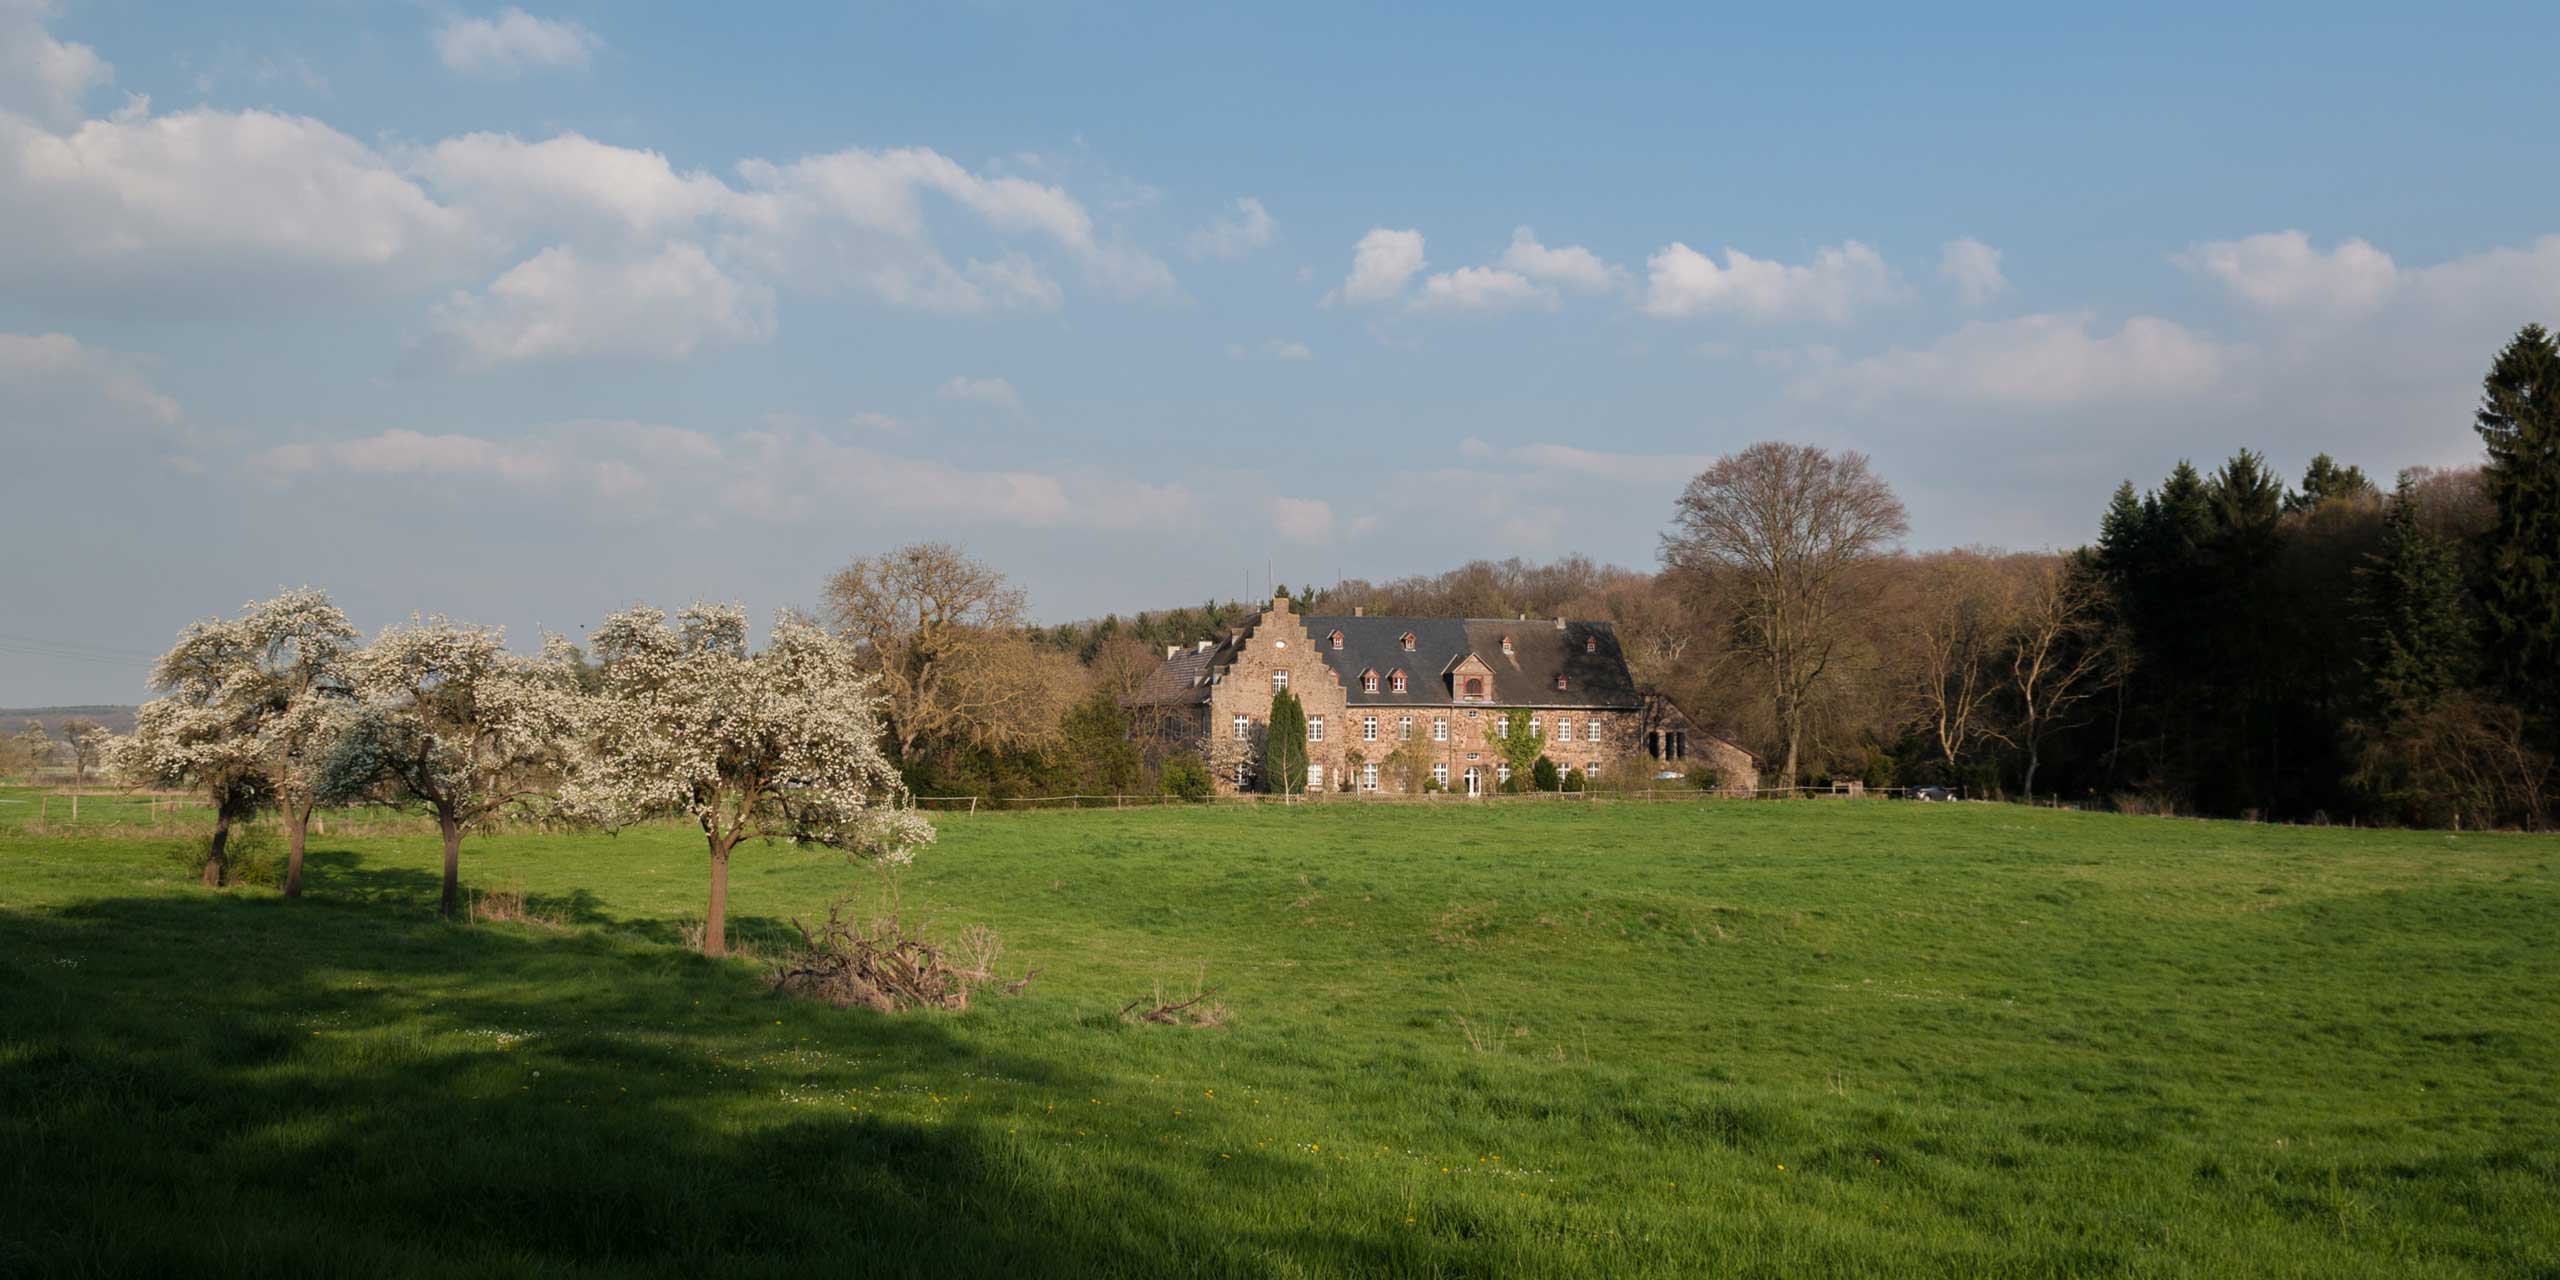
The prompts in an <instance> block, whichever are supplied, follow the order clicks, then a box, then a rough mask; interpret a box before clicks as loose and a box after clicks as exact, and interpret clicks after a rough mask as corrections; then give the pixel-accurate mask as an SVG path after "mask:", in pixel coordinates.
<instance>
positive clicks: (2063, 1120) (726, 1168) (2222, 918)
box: [0, 793, 2560, 1277]
mask: <svg viewBox="0 0 2560 1280" xmlns="http://www.w3.org/2000/svg"><path fill="white" fill-rule="evenodd" d="M0 798H5V799H24V798H27V797H26V796H25V795H24V794H23V793H19V794H13V795H5V796H0ZM22 812H23V808H22V807H20V808H15V809H0V814H15V813H22ZM84 816H85V812H84ZM20 822H21V819H20V818H18V817H15V816H0V1205H5V1206H6V1209H5V1211H0V1223H5V1225H4V1226H0V1273H5V1274H13V1275H14V1274H24V1275H43V1276H78V1275H115V1274H144V1273H156V1274H257V1275H289V1274H313V1273H328V1274H356V1273H361V1274H367V1275H371V1276H375V1277H393V1276H408V1275H430V1274H474V1275H479V1274H528V1275H531V1274H540V1275H621V1274H661V1275H680V1276H702V1275H731V1274H745V1275H756V1274H770V1275H784V1274H807V1273H809V1271H810V1268H811V1267H812V1266H813V1265H816V1266H829V1265H832V1266H837V1267H844V1268H849V1269H850V1270H849V1272H848V1273H849V1274H854V1275H862V1276H897V1275H945V1274H969V1275H1017V1276H1018V1275H1077V1276H1108V1275H1128V1276H1136V1275H1196V1276H1327V1275H1395V1276H1506V1277H1508V1276H1596V1275H1657V1276H1723V1275H1745V1276H1757V1275H1768V1276H1779V1275H1785V1276H1813V1275H1964V1276H2051V1275H2085V1276H2166V1275H2209V1276H2243V1275H2284V1276H2303V1277H2352V1276H2376V1277H2380V1276H2391V1277H2403V1276H2477V1275H2515V1276H2553V1275H2560V1083H2555V1080H2560V928H2555V926H2560V874H2556V873H2555V869H2554V868H2555V864H2560V840H2554V839H2551V838H2542V837H2521V836H2502V835H2463V836H2448V835H2446V834H2444V833H2421V832H2374V831H2344V830H2335V829H2328V830H2310V829H2302V828H2286V827H2265V826H2248V825H2240V824H2230V823H2201V822H2189V821H2176V820H2164V819H2145V818H2129V817H2118V816H2109V815H2096V814H2079V813H2069V812H2049V811H2037V810H2028V809H2022V808H2013V807H2002V806H1990V805H1911V804H1897V803H1890V802H1882V801H1831V802H1798V803H1744V802H1708V803H1692V804H1662V805H1623V806H1619V805H1600V804H1594V805H1510V806H1493V807H1471V806H1465V805H1459V804H1451V805H1448V806H1444V807H1434V808H1416V807H1402V806H1399V807H1394V808H1385V807H1374V808H1360V807H1353V806H1338V805H1337V806H1321V805H1319V806H1306V807H1300V808H1295V809H1279V808H1264V809H1233V808H1221V809H1216V810H1205V809H1203V810H1192V809H1185V810H1154V811H1130V812H1108V811H1104V812H1083V813H1053V814H1007V815H988V816H980V817H976V818H964V817H945V818H943V819H942V820H941V822H940V827H941V833H942V834H941V840H940V843H939V844H938V845H936V846H935V847H933V848H930V849H928V850H926V851H924V852H923V854H922V855H921V856H920V857H919V858H918V860H917V862H916V863H915V865H914V866H913V867H911V868H909V869H907V870H906V871H905V872H904V873H903V874H902V875H900V876H899V877H898V881H897V889H896V891H897V893H898V894H899V895H900V898H901V900H902V902H903V906H904V909H905V911H906V912H907V913H908V914H909V915H910V916H911V917H916V918H922V919H925V920H929V921H931V922H933V923H934V924H935V925H936V926H937V927H938V928H941V929H946V930H951V929H957V928H958V927H959V926H962V925H965V924H969V923H973V922H984V923H986V924H989V925H992V926H994V927H995V928H996V929H997V930H999V931H1000V932H1001V933H1002V935H1003V938H1004V941H1005V944H1006V948H1007V950H1006V961H1005V962H1006V964H1007V965H1009V966H1010V967H1012V968H1013V969H1015V970H1016V971H1019V970H1020V969H1021V968H1023V967H1026V966H1027V967H1032V968H1036V969H1037V971H1038V972H1037V977H1036V978H1035V980H1034V981H1033V982H1032V983H1031V985H1030V986H1029V988H1028V989H1027V990H1025V991H1024V992H1023V993H1022V994H1020V995H1017V996H1010V997H1008V996H1001V995H988V996H984V997H982V998H981V1000H980V1001H979V1003H978V1004H977V1005H976V1006H975V1007H973V1008H971V1009H970V1010H969V1011H967V1012H965V1013H961V1014H948V1015H944V1014H936V1015H922V1014H909V1015H901V1016H896V1017H883V1016H880V1015H876V1014H872V1013H868V1012H862V1011H853V1012H844V1011H838V1010H835V1009H832V1008H828V1007H825V1006H823V1005H816V1004H812V1003H808V1002H803V1001H794V1000H788V999H784V998H781V997H777V996H774V995H772V994H770V993H768V991H767V990H766V987H765V984H764V982H763V980H762V970H761V968H760V967H759V966H758V964H757V963H756V962H755V961H754V960H753V959H749V958H742V959H733V960H730V961H725V962H715V961H710V960H705V959H703V958H701V957H698V956H695V955H692V954H689V953H687V952H686V951H684V950H683V949H682V948H681V944H680V942H679V939H680V937H681V936H682V932H683V929H684V926H685V923H686V921H687V919H688V917H692V916H696V915H698V914H699V912H700V911H701V909H702V899H703V895H704V889H705V859H704V854H703V848H702V842H701V839H700V838H699V836H698V835H697V834H695V833H692V832H690V831H686V830H683V829H677V828H667V829H656V830H643V831H632V832H626V833H623V834H621V835H619V836H604V835H595V834H580V835H506V836H494V837H489V838H474V839H473V840H471V841H470V842H468V843H467V844H466V845H465V846H464V850H463V874H464V877H465V879H466V881H467V882H468V883H469V884H471V885H472V886H475V887H478V888H482V889H517V890H521V891H522V892H524V893H526V894H528V895H530V896H531V898H532V899H533V901H534V902H535V904H536V906H537V907H538V908H540V909H541V910H543V911H545V912H547V913H549V914H552V915H554V916H556V917H558V919H559V920H560V921H561V922H562V923H561V924H560V925H558V926H543V925H538V924H517V923H509V924H488V923H483V924H448V923H444V922H441V921H439V920H438V919H437V918H436V917H435V915H434V913H433V904H434V900H435V893H436V865H437V849H436V844H435V840H434V839H433V837H432V835H430V834H427V833H425V832H424V831H420V832H418V833H417V834H414V835H381V834H371V835H340V836H335V837H332V838H315V839H314V841H313V846H312V848H313V851H312V854H311V859H310V863H311V866H310V873H309V874H310V882H309V890H308V896H307V897H306V898H305V899H304V900H303V901H300V902H296V903H290V904H288V903H286V902H284V901H283V900H282V899H281V898H279V897H278V896H277V895H276V893H275V891H274V890H272V889H270V888H262V887H257V886H254V885H253V886H247V887H240V888H234V889H231V890H226V891H221V892H212V891H207V890H204V889H201V888H199V887H197V886H196V885H195V884H194V883H193V880H194V868H193V866H192V864H191V863H189V862H188V861H187V860H186V841H185V840H184V839H183V838H181V837H179V836H175V835H143V834H128V835H122V836H117V835H98V836H90V835H68V836H65V835H54V836H42V837H39V836H35V835H31V834H25V833H23V832H22V831H21V830H20V829H19V826H20ZM332 830H333V832H338V831H343V830H344V828H342V827H333V828H332ZM269 848H270V849H272V848H273V845H272V844H270V845H269ZM882 891H883V889H882V880H881V878H880V877H879V876H878V875H877V874H876V873H874V872H871V871H868V870H864V869H861V868H857V867H852V866H848V865H847V864H846V863H845V862H844V861H843V860H842V859H841V858H839V857H837V856H835V855H832V854H828V853H824V852H815V851H806V850H797V849H792V848H787V847H753V846H750V847H748V848H745V849H743V850H741V852H740V855H739V860H738V862H737V864H736V868H735V872H734V883H733V887H732V898H731V901H732V910H733V911H734V912H735V913H736V915H735V917H733V919H732V923H731V928H732V936H733V937H742V938H743V940H744V943H745V945H747V946H749V947H753V948H760V949H764V950H766V951H767V952H770V951H771V950H772V949H774V948H775V947H777V946H778V945H779V943H780V942H781V941H782V940H783V939H784V938H785V937H786V936H787V934H788V929H787V926H786V925H785V923H784V921H785V919H786V918H788V917H790V916H794V915H800V916H807V915H810V914H812V913H815V914H820V915H822V914H823V913H824V911H825V908H826V905H827V903H828V902H829V900H830V899H831V898H834V897H837V896H839V895H851V896H853V897H855V898H856V899H857V900H858V901H859V902H862V903H864V904H866V905H867V904H869V903H871V902H872V901H873V900H874V899H875V898H876V897H877V896H878V895H879V894H880V893H881V892H882ZM1204 982H1205V984H1206V985H1208V986H1210V987H1214V988H1216V995H1215V996H1214V997H1213V1001H1214V1002H1217V1003H1223V1004H1224V1005H1225V1006H1226V1009H1227V1011H1228V1015H1229V1016H1228V1018H1227V1021H1226V1024H1225V1025H1223V1026H1218V1027H1210V1028H1198V1027H1172V1026H1159V1025H1131V1024H1129V1023H1126V1022H1123V1021H1122V1020H1121V1019H1120V1017H1119V1016H1118V1012H1119V1010H1120V1009H1121V1008H1122V1006H1124V1005H1125V1004H1127V1003H1128V1002H1129V1001H1131V1000H1132V999H1135V998H1137V997H1139V996H1142V995H1148V994H1150V993H1153V992H1156V991H1158V990H1161V991H1163V992H1165V993H1168V994H1187V993H1189V992H1190V991H1192V990H1193V989H1194V988H1195V986H1196V985H1197V984H1201V983H1204Z"/></svg>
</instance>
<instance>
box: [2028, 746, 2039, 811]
mask: <svg viewBox="0 0 2560 1280" xmlns="http://www.w3.org/2000/svg"><path fill="white" fill-rule="evenodd" d="M2038 759H2039V755H2038V753H2037V751H2036V740H2035V736H2034V735H2033V734H2030V735H2028V737H2027V803H2028V804H2030V805H2033V804H2034V803H2035V802H2036V763H2037V760H2038Z"/></svg>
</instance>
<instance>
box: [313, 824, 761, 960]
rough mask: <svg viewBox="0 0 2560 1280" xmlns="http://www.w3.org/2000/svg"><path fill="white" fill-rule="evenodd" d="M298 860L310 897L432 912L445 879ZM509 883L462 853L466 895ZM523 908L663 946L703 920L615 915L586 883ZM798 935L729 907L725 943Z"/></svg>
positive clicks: (533, 897) (753, 948)
mask: <svg viewBox="0 0 2560 1280" xmlns="http://www.w3.org/2000/svg"><path fill="white" fill-rule="evenodd" d="M466 852H467V851H466ZM302 865H303V875H304V877H305V890H304V892H305V896H306V898H307V899H308V900H311V901H315V902H316V901H319V900H322V899H331V900H338V901H344V902H351V903H355V904H359V905H363V906H370V907H385V908H390V909H392V910H395V911H409V912H425V913H427V914H433V913H434V912H435V909H436V904H437V902H438V901H439V900H440V899H441V898H442V896H443V893H444V881H443V879H442V878H441V877H440V875H439V874H438V873H436V872H432V871H424V870H420V869H418V868H415V867H401V866H382V865H378V864H375V863H371V862H367V861H366V860H365V859H364V858H363V856H362V855H360V854H358V853H356V852H354V851H352V850H346V849H326V850H322V849H314V850H312V851H311V852H310V853H308V854H306V855H304V857H303V862H302ZM507 888H508V886H507V885H506V884H505V883H503V882H501V883H495V884H492V883H485V882H479V881H475V880H474V879H473V878H472V876H471V866H470V863H469V862H468V861H467V860H466V861H465V863H464V864H463V877H462V889H463V893H464V894H465V895H466V897H467V896H470V895H474V894H485V893H488V892H491V891H493V890H506V889H507ZM524 908H525V911H526V913H527V914H528V915H533V916H538V917H540V918H542V919H544V920H548V921H552V922H555V923H559V924H564V925H574V926H579V927H584V928H593V929H598V930H601V931H603V932H605V933H609V934H613V935H615V936H618V937H623V938H628V939H630V940H632V941H634V942H641V943H651V944H659V945H665V946H687V945H690V940H689V939H688V938H687V936H686V930H687V929H688V928H689V927H691V928H699V927H700V926H701V923H702V921H701V919H700V918H699V917H681V918H656V917H649V916H631V917H624V916H616V915H614V914H613V913H611V912H609V911H607V910H606V909H605V905H604V899H602V898H600V897H598V896H597V895H596V893H595V892H594V891H593V890H591V889H584V888H579V889H571V890H568V891H567V892H565V893H526V894H525V895H524ZM799 941H800V931H799V930H798V928H796V927H795V926H793V924H792V923H791V922H790V921H789V920H786V919H783V918H781V917H779V916H765V915H740V914H738V913H736V912H731V913H730V914H729V942H730V945H731V946H732V947H734V948H737V949H738V950H740V951H745V952H751V953H755V954H760V955H772V954H776V953H778V952H781V951H783V950H785V949H787V948H789V947H791V946H793V945H794V944H796V943H798V942H799Z"/></svg>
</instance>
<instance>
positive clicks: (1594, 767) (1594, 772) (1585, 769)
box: [1582, 760, 1600, 782]
mask: <svg viewBox="0 0 2560 1280" xmlns="http://www.w3.org/2000/svg"><path fill="white" fill-rule="evenodd" d="M1582 776H1583V777H1585V778H1588V779H1590V780H1591V781H1593V782H1597V781H1599V780H1600V762H1599V761H1597V760H1593V761H1590V762H1589V763H1586V764H1584V765H1583V766H1582Z"/></svg>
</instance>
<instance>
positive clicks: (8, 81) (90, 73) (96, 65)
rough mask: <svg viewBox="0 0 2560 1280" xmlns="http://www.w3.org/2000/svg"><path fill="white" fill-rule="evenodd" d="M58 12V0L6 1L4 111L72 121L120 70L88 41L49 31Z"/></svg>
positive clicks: (1, 68) (0, 85) (0, 6)
mask: <svg viewBox="0 0 2560 1280" xmlns="http://www.w3.org/2000/svg"><path fill="white" fill-rule="evenodd" d="M52 14H53V4H52V0H0V111H14V112H18V113H21V114H24V115H29V116H33V117H35V118H37V119H39V120H43V121H46V122H48V123H52V124H67V123H69V122H71V121H74V120H77V119H79V118H80V102H81V99H83V98H86V97H87V96H88V95H89V91H90V90H92V89H95V88H97V87H98V86H100V85H103V84H106V83H107V82H108V81H110V80H113V79H114V78H115V68H113V67H111V66H108V65H107V62H106V60H105V59H103V58H100V57H99V56H98V51H97V50H95V49H92V48H90V47H89V46H87V45H85V44H67V43H64V42H63V41H60V40H56V39H54V38H53V33H52V32H50V31H47V30H45V20H46V19H47V18H49V17H51V16H52Z"/></svg>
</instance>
